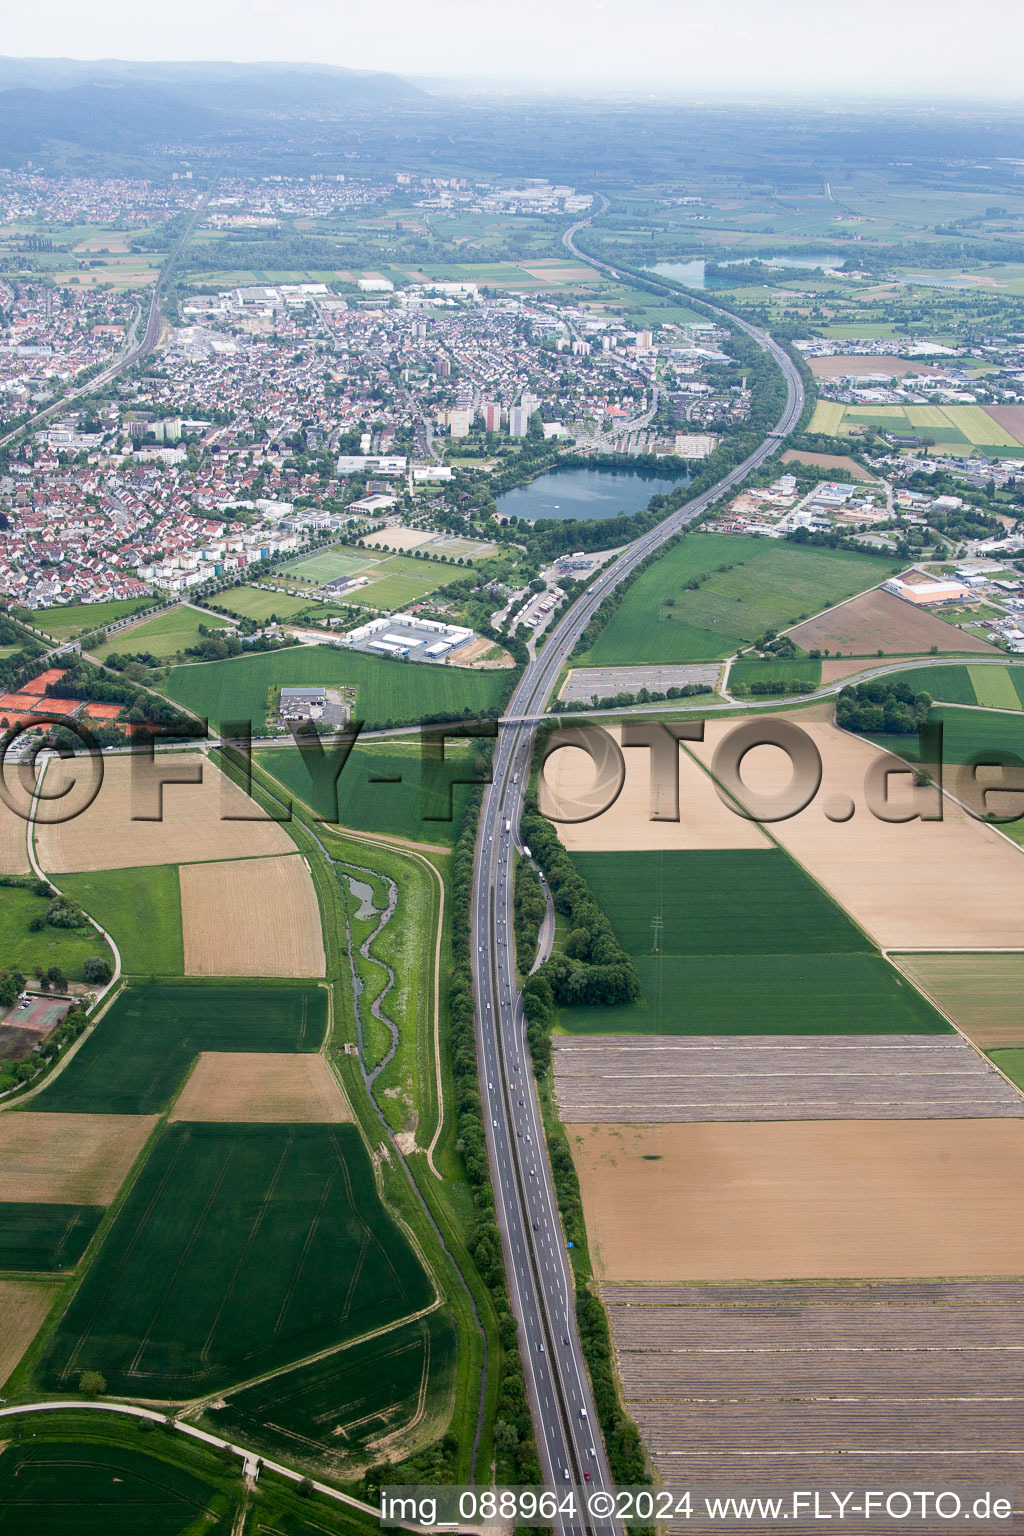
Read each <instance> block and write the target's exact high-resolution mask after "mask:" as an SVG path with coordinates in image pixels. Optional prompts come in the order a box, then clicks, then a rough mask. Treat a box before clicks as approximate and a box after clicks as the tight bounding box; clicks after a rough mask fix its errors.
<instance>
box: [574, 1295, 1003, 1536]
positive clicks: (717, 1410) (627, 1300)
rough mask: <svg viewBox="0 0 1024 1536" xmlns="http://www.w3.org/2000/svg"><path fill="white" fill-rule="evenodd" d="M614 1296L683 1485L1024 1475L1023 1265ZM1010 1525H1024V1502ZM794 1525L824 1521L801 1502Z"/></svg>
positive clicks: (805, 1484) (619, 1347) (648, 1417)
mask: <svg viewBox="0 0 1024 1536" xmlns="http://www.w3.org/2000/svg"><path fill="white" fill-rule="evenodd" d="M602 1297H603V1300H604V1302H605V1305H606V1307H607V1308H608V1314H609V1318H610V1320H611V1325H612V1334H613V1338H614V1342H615V1349H616V1354H617V1359H618V1367H619V1372H620V1375H621V1380H622V1385H623V1390H624V1395H625V1399H626V1404H627V1407H628V1409H629V1412H630V1413H631V1415H632V1417H633V1418H634V1419H635V1421H636V1422H637V1424H638V1425H639V1427H640V1430H641V1433H642V1434H643V1436H644V1439H645V1441H646V1443H647V1445H648V1447H649V1449H650V1451H651V1453H652V1456H653V1460H654V1463H655V1466H656V1468H657V1470H658V1472H659V1474H660V1476H661V1478H662V1480H663V1481H664V1483H665V1484H666V1485H668V1486H669V1487H677V1488H678V1487H687V1486H689V1487H691V1488H692V1489H694V1491H695V1493H697V1492H699V1491H700V1490H706V1491H711V1492H719V1493H736V1492H738V1491H739V1492H742V1491H750V1490H755V1489H756V1490H758V1491H760V1492H763V1493H772V1492H775V1493H780V1492H783V1491H786V1492H788V1491H789V1490H791V1489H793V1488H810V1489H831V1488H839V1489H841V1490H842V1491H843V1492H846V1491H849V1490H857V1489H861V1490H863V1489H864V1488H886V1489H890V1488H916V1489H927V1488H931V1489H942V1488H956V1487H958V1486H959V1487H964V1486H969V1487H970V1488H971V1489H972V1491H980V1490H982V1489H985V1488H989V1489H992V1490H993V1491H999V1492H1008V1491H1010V1490H1013V1489H1015V1490H1017V1492H1018V1493H1019V1490H1020V1488H1021V1478H1022V1476H1024V1441H1022V1438H1021V1434H1020V1422H1021V1420H1020V1412H1021V1390H1020V1353H1021V1337H1022V1334H1024V1284H1022V1283H1020V1282H1018V1281H1008V1282H995V1283H992V1282H975V1281H966V1282H964V1283H961V1284H955V1283H949V1282H943V1281H936V1282H930V1281H924V1282H916V1283H913V1282H910V1283H907V1282H880V1283H871V1284H863V1283H853V1284H843V1285H820V1284H819V1285H799V1284H782V1285H775V1286H734V1285H730V1286H722V1285H717V1286H701V1287H680V1288H672V1289H669V1288H647V1287H644V1288H636V1287H620V1286H616V1287H605V1288H604V1289H603V1291H602ZM696 1502H698V1504H699V1500H698V1501H696ZM787 1507H788V1506H787ZM1014 1507H1015V1510H1019V1509H1020V1500H1019V1498H1016V1499H1014ZM1000 1527H1001V1529H1003V1530H1010V1531H1020V1530H1021V1529H1022V1528H1024V1527H1022V1522H1021V1520H1020V1518H1019V1516H1017V1515H1015V1516H1014V1518H1012V1519H1010V1520H1008V1521H1001V1522H1000ZM707 1528H709V1527H707V1526H706V1525H705V1524H704V1523H702V1522H701V1521H699V1520H698V1521H694V1520H690V1521H686V1522H682V1523H680V1525H679V1526H678V1529H680V1530H687V1531H691V1532H692V1531H694V1530H698V1531H700V1530H704V1529H707ZM919 1528H928V1527H920V1526H919ZM670 1529H673V1527H671V1526H670ZM785 1529H786V1530H787V1531H790V1532H795V1533H798V1536H799V1533H802V1532H804V1531H811V1530H820V1529H821V1524H820V1522H816V1521H814V1520H813V1519H811V1518H808V1519H807V1520H806V1522H805V1521H804V1520H803V1519H802V1518H800V1517H799V1516H797V1517H796V1518H793V1517H791V1518H790V1519H788V1520H787V1523H786V1526H785ZM942 1529H944V1530H947V1529H948V1530H957V1531H961V1530H965V1529H966V1530H969V1529H970V1526H966V1527H964V1526H962V1525H961V1524H960V1523H959V1522H958V1521H950V1522H946V1521H943V1524H942Z"/></svg>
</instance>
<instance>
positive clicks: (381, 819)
mask: <svg viewBox="0 0 1024 1536" xmlns="http://www.w3.org/2000/svg"><path fill="white" fill-rule="evenodd" d="M254 761H255V763H256V764H257V765H258V766H259V767H260V768H262V769H264V770H265V772H267V773H269V774H270V775H271V776H272V777H273V778H275V779H276V780H277V782H278V783H279V784H280V785H281V786H282V787H283V788H284V789H285V790H286V791H287V792H288V794H289V795H294V796H295V798H296V799H298V800H301V801H303V802H304V803H305V804H306V805H308V806H310V807H311V808H312V810H313V811H314V812H315V814H316V815H317V816H319V817H321V818H323V820H324V821H328V822H334V823H336V824H338V825H340V826H342V827H352V828H353V829H354V830H356V831H360V832H379V833H381V834H383V835H385V836H391V837H406V838H409V839H411V840H412V841H413V842H420V843H434V844H441V845H444V846H448V845H450V844H451V843H452V842H453V841H454V839H455V837H456V836H457V835H458V830H459V827H460V826H461V825H462V818H463V815H464V814H465V804H466V797H467V795H468V793H469V788H468V786H466V785H464V784H459V783H458V782H456V781H457V780H460V779H466V780H471V779H473V777H474V776H475V774H476V772H477V767H476V763H477V759H476V757H475V755H474V753H473V750H472V747H471V745H470V744H468V743H466V744H460V743H459V742H456V741H448V742H446V743H445V751H444V763H443V764H442V763H438V762H435V761H425V760H424V751H423V743H422V742H421V741H420V740H419V739H415V740H407V741H402V740H391V741H382V742H370V741H364V742H360V741H357V742H356V744H355V746H354V747H353V748H352V751H351V752H350V753H349V755H348V757H347V758H346V759H345V762H344V765H343V767H342V768H341V771H340V772H338V764H339V758H337V757H335V756H334V755H333V754H332V753H331V752H330V751H325V753H324V755H323V757H311V756H305V755H303V754H302V753H301V752H300V751H299V750H298V748H297V747H294V746H292V745H290V744H289V745H288V746H282V747H274V748H272V749H270V750H264V751H262V752H256V753H254ZM449 784H452V785H453V789H452V812H451V818H450V819H449V818H448V785H449Z"/></svg>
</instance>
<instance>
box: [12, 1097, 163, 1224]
mask: <svg viewBox="0 0 1024 1536" xmlns="http://www.w3.org/2000/svg"><path fill="white" fill-rule="evenodd" d="M155 1124H156V1116H155V1115H56V1114H39V1113H33V1112H31V1111H29V1110H18V1111H17V1112H16V1113H7V1114H3V1115H0V1200H34V1201H42V1202H52V1203H54V1204H57V1205H63V1204H67V1205H108V1204H109V1203H110V1201H111V1200H113V1198H114V1196H115V1195H116V1194H117V1192H118V1190H119V1189H120V1188H121V1185H122V1184H123V1183H124V1180H125V1178H126V1177H127V1175H128V1171H129V1169H130V1168H131V1166H132V1164H133V1163H134V1161H135V1159H136V1158H137V1157H138V1155H139V1153H140V1152H141V1151H142V1148H143V1146H144V1145H145V1142H146V1138H147V1136H148V1135H149V1133H150V1131H151V1130H152V1129H153V1127H154V1125H155Z"/></svg>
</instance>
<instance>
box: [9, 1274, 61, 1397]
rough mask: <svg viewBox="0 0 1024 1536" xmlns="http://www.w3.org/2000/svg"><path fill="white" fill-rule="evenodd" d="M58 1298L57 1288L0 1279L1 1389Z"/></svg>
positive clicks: (30, 1282) (23, 1281) (33, 1281)
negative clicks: (1, 1323)
mask: <svg viewBox="0 0 1024 1536" xmlns="http://www.w3.org/2000/svg"><path fill="white" fill-rule="evenodd" d="M56 1297H57V1287H56V1286H53V1285H41V1284H40V1283H39V1282H38V1281H35V1280H0V1317H2V1318H3V1320H4V1326H3V1328H2V1329H0V1387H2V1386H3V1384H4V1382H5V1381H6V1380H7V1378H8V1376H9V1375H10V1374H11V1372H12V1371H13V1370H14V1367H15V1366H16V1365H17V1363H18V1361H19V1360H20V1359H21V1357H22V1355H23V1354H24V1353H25V1351H26V1349H28V1346H29V1345H30V1344H31V1342H32V1340H33V1339H34V1338H35V1336H36V1334H37V1333H38V1332H39V1330H40V1328H41V1327H42V1325H43V1319H44V1318H45V1317H46V1314H47V1312H49V1310H50V1308H51V1307H52V1306H53V1303H54V1301H55V1300H56Z"/></svg>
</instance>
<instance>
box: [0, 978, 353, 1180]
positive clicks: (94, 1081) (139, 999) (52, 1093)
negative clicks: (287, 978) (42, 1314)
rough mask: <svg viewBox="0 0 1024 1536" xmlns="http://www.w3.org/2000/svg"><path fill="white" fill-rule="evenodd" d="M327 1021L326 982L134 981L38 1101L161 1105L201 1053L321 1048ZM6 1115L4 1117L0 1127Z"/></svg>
mask: <svg viewBox="0 0 1024 1536" xmlns="http://www.w3.org/2000/svg"><path fill="white" fill-rule="evenodd" d="M326 1027H327V994H326V992H325V991H324V989H323V988H322V987H302V986H288V985H286V984H281V985H278V986H274V985H273V984H272V983H269V982H262V983H259V984H253V985H245V984H244V983H235V984H229V985H216V984H207V985H203V984H200V983H197V984H193V985H189V984H178V985H174V984H173V983H163V984H161V983H154V984H151V985H148V986H143V985H140V986H130V987H128V988H127V990H126V991H124V992H122V993H121V995H120V996H119V997H118V998H117V1001H116V1002H115V1003H114V1004H113V1006H112V1007H111V1009H110V1011H109V1012H108V1013H106V1014H105V1015H104V1017H103V1018H102V1019H101V1020H100V1021H99V1023H98V1024H97V1025H96V1026H95V1028H94V1029H93V1030H92V1031H91V1032H90V1034H89V1035H88V1036H87V1037H86V1039H85V1040H83V1042H82V1043H81V1044H80V1045H79V1046H78V1048H77V1049H76V1051H75V1053H74V1055H73V1056H72V1057H71V1058H70V1059H69V1060H68V1061H67V1063H66V1064H65V1065H64V1067H63V1068H62V1069H61V1071H60V1072H59V1073H58V1074H57V1076H55V1077H54V1078H53V1079H52V1080H51V1081H50V1082H49V1083H47V1085H46V1087H45V1088H44V1089H43V1091H42V1093H40V1094H38V1095H37V1096H36V1097H35V1098H34V1099H33V1100H32V1105H33V1109H34V1110H39V1111H46V1112H49V1113H53V1112H60V1113H68V1112H74V1117H75V1118H81V1117H82V1116H83V1115H85V1114H88V1113H94V1114H95V1115H96V1116H97V1117H107V1118H109V1117H110V1116H112V1115H117V1114H122V1115H131V1116H137V1115H146V1114H150V1113H154V1112H158V1111H160V1110H163V1109H166V1108H167V1106H168V1105H169V1104H170V1103H171V1101H172V1100H173V1098H174V1096H175V1094H176V1093H177V1092H178V1090H179V1089H180V1087H181V1085H182V1083H183V1082H184V1081H185V1078H186V1077H187V1075H188V1072H189V1070H190V1068H191V1066H192V1063H193V1062H194V1061H195V1059H196V1057H197V1056H198V1055H200V1053H201V1052H203V1051H235V1050H237V1051H245V1052H251V1051H271V1052H275V1051H276V1052H281V1051H302V1052H306V1051H312V1052H315V1051H319V1049H320V1047H321V1045H322V1044H323V1038H324V1032H325V1030H326ZM10 1118H12V1119H21V1118H23V1116H21V1115H19V1116H16V1117H14V1116H12V1117H10ZM36 1118H39V1116H36ZM7 1119H8V1117H7V1116H0V1128H2V1126H3V1124H4V1123H5V1122H6V1120H7ZM51 1134H52V1133H51ZM54 1198H58V1197H56V1196H54Z"/></svg>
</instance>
